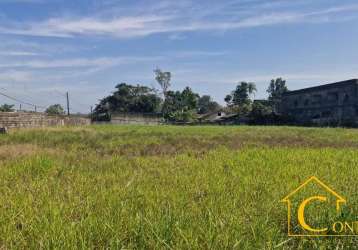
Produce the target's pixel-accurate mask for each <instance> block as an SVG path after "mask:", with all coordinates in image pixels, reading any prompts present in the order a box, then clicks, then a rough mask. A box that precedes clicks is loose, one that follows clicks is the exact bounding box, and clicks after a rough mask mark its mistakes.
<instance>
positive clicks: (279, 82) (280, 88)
mask: <svg viewBox="0 0 358 250" xmlns="http://www.w3.org/2000/svg"><path fill="white" fill-rule="evenodd" d="M287 91H288V89H287V86H286V80H283V79H282V78H277V79H272V80H271V82H270V85H269V87H268V89H267V93H268V94H269V98H268V99H269V101H270V104H271V106H272V108H273V110H274V112H278V110H279V107H280V105H281V101H282V95H283V94H284V93H286V92H287Z"/></svg>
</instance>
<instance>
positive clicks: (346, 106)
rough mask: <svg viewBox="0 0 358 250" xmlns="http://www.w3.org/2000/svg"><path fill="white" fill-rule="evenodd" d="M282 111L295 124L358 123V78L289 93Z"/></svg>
mask: <svg viewBox="0 0 358 250" xmlns="http://www.w3.org/2000/svg"><path fill="white" fill-rule="evenodd" d="M281 112H282V113H283V114H286V115H289V116H291V117H293V118H294V119H295V122H296V123H316V124H327V125H328V124H341V123H357V124H358V81H357V80H350V81H345V82H340V83H334V84H327V85H321V86H317V87H313V88H308V89H302V90H298V91H291V92H288V93H287V94H285V95H284V96H283V99H282V105H281Z"/></svg>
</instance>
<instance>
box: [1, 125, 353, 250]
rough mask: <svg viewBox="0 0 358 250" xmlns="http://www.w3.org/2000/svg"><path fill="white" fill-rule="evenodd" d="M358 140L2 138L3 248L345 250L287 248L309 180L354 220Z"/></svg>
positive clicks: (199, 130) (68, 131) (231, 134)
mask: <svg viewBox="0 0 358 250" xmlns="http://www.w3.org/2000/svg"><path fill="white" fill-rule="evenodd" d="M357 167H358V130H353V129H328V128H327V129H319V128H294V127H246V126H242V127H214V126H207V127H171V126H158V127H149V126H148V127H146V126H90V127H83V128H50V129H33V130H32V129H31V130H18V131H12V132H11V133H10V134H9V135H2V136H0V180H1V185H0V195H1V199H0V249H39V248H46V249H47V248H50V249H88V248H91V249H93V248H95V249H104V248H115V249H118V248H127V249H128V248H129V249H133V248H135V249H158V248H159V249H203V248H204V249H209V248H210V249H222V248H227V249H233V248H235V249H274V248H275V247H276V249H351V248H354V247H356V245H357V244H358V237H357V238H354V237H350V238H321V239H320V238H309V237H304V238H289V237H288V236H287V233H286V230H287V221H286V217H287V208H286V205H285V204H284V203H281V202H280V200H281V199H282V198H283V197H284V196H285V195H287V194H288V193H289V192H290V191H292V190H293V189H294V188H296V187H297V186H298V185H300V184H301V183H302V182H303V181H304V180H306V179H307V178H308V177H310V176H312V175H315V176H317V177H318V178H320V179H321V180H323V181H324V182H326V183H327V184H329V185H330V186H332V187H333V188H334V189H335V190H336V191H337V192H339V193H340V194H342V195H344V197H346V198H347V202H348V203H347V207H349V208H350V210H349V211H348V210H347V211H348V212H347V215H346V217H347V218H350V219H352V220H358V192H357V191H358V187H357V180H358V169H357Z"/></svg>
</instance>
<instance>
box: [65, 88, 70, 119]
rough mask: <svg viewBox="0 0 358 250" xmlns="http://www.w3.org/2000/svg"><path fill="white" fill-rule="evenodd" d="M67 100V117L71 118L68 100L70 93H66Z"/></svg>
mask: <svg viewBox="0 0 358 250" xmlns="http://www.w3.org/2000/svg"><path fill="white" fill-rule="evenodd" d="M66 99H67V115H68V116H70V99H69V98H68V92H66Z"/></svg>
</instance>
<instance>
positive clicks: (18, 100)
mask: <svg viewBox="0 0 358 250" xmlns="http://www.w3.org/2000/svg"><path fill="white" fill-rule="evenodd" d="M0 95H2V96H5V97H7V98H9V99H11V100H13V101H15V102H18V103H21V104H25V105H29V106H32V107H35V108H46V107H44V106H40V105H36V104H33V103H29V102H25V101H22V100H20V99H18V98H16V97H12V96H9V95H7V94H5V93H3V92H0Z"/></svg>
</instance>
